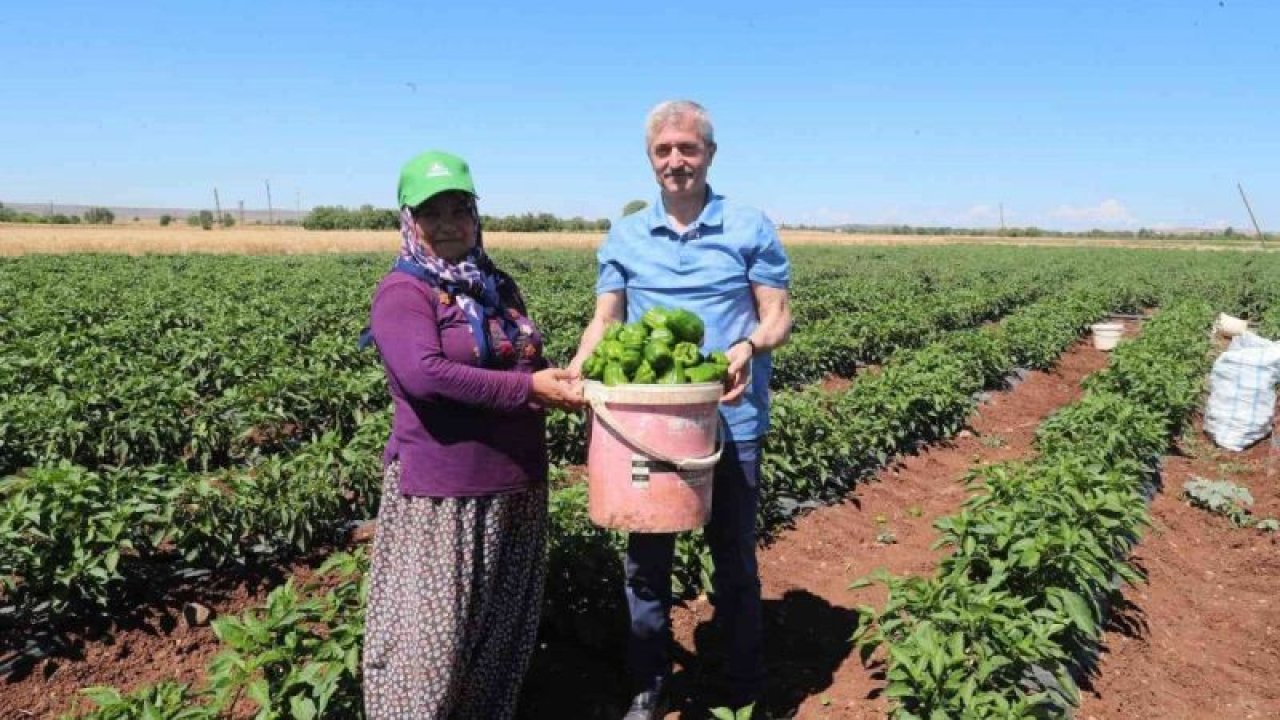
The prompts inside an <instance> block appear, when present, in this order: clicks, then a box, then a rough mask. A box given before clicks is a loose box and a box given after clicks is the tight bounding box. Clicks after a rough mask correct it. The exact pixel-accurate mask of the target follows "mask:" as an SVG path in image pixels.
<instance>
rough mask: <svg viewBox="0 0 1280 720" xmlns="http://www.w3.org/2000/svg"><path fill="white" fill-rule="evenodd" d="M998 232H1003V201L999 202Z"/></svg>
mask: <svg viewBox="0 0 1280 720" xmlns="http://www.w3.org/2000/svg"><path fill="white" fill-rule="evenodd" d="M1000 232H1004V203H1000Z"/></svg>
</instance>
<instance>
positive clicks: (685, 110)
mask: <svg viewBox="0 0 1280 720" xmlns="http://www.w3.org/2000/svg"><path fill="white" fill-rule="evenodd" d="M683 118H689V119H692V120H693V121H694V122H695V123H697V125H698V134H699V135H701V136H702V141H703V142H704V143H706V144H707V145H715V144H716V131H715V128H713V127H711V116H710V115H708V114H707V109H706V108H704V107H702V106H701V105H699V104H698V103H696V102H694V101H692V100H664V101H663V102H660V103H658V104H657V105H655V106H654V108H653V109H652V110H650V111H649V117H648V118H646V119H645V121H644V143H645V145H646V146H647V145H648V144H649V143H650V141H652V140H653V136H654V135H657V134H658V131H659V130H661V129H662V128H664V127H666V126H667V125H670V124H671V123H673V122H676V121H677V120H681V119H683Z"/></svg>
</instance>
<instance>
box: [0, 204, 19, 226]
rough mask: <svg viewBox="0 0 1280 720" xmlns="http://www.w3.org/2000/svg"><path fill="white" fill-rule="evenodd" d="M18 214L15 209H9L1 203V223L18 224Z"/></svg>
mask: <svg viewBox="0 0 1280 720" xmlns="http://www.w3.org/2000/svg"><path fill="white" fill-rule="evenodd" d="M17 221H18V213H17V212H15V211H14V210H13V208H7V207H5V206H4V203H0V222H17Z"/></svg>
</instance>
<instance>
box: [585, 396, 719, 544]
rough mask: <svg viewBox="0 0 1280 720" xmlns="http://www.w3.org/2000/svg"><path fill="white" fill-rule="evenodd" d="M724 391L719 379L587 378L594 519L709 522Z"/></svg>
mask: <svg viewBox="0 0 1280 720" xmlns="http://www.w3.org/2000/svg"><path fill="white" fill-rule="evenodd" d="M723 392H724V386H723V385H721V384H720V383H691V384H687V385H617V386H614V387H609V386H606V385H604V384H602V383H599V382H596V381H588V382H587V384H586V387H585V395H586V398H587V401H588V402H589V403H590V405H591V425H590V437H589V439H588V442H587V476H588V493H587V498H588V499H587V509H588V514H589V515H590V517H591V521H592V522H593V523H595V524H596V525H599V526H601V527H606V528H613V529H615V530H627V531H629V532H648V533H667V532H680V531H683V530H693V529H694V528H699V527H702V526H703V525H705V524H706V523H707V520H709V519H710V517H711V486H712V482H711V480H712V473H713V472H714V469H715V465H716V463H717V462H718V461H719V460H720V452H721V449H722V447H723V437H722V436H721V433H720V412H719V408H720V395H721V393H723Z"/></svg>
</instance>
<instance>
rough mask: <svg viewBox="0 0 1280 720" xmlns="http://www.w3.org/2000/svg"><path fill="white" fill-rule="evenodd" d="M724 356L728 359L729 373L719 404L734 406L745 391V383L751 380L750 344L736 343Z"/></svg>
mask: <svg viewBox="0 0 1280 720" xmlns="http://www.w3.org/2000/svg"><path fill="white" fill-rule="evenodd" d="M724 354H725V355H726V356H727V357H728V358H729V371H728V373H726V376H725V380H724V386H725V393H724V395H722V396H720V402H722V403H729V404H734V403H737V402H738V401H740V400H741V399H742V394H743V393H744V392H746V391H747V382H749V381H750V380H751V343H746V342H740V343H737V344H736V345H734V346H733V347H731V348H729V349H728V350H726V351H725V353H724Z"/></svg>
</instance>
